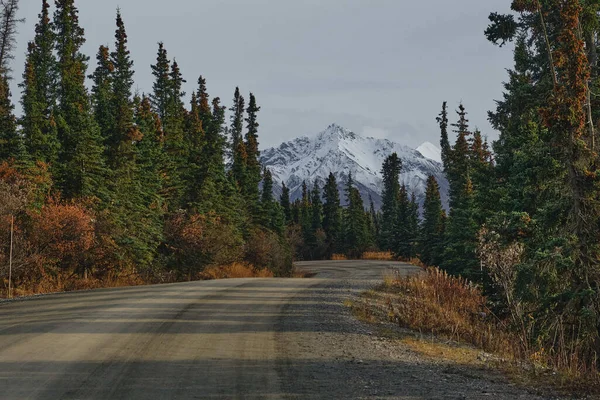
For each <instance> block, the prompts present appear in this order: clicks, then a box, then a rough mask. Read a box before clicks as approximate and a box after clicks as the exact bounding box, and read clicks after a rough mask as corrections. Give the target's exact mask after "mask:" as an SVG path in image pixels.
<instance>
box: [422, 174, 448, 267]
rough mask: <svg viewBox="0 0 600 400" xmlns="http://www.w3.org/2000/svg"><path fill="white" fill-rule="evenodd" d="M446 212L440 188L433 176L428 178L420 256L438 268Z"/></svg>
mask: <svg viewBox="0 0 600 400" xmlns="http://www.w3.org/2000/svg"><path fill="white" fill-rule="evenodd" d="M443 224H444V210H443V208H442V200H441V198H440V188H439V185H438V183H437V181H436V179H435V177H434V176H433V175H430V176H429V178H427V189H426V191H425V202H424V204H423V222H422V224H421V232H420V240H419V245H420V256H421V261H423V263H425V265H429V266H438V265H440V262H441V261H442V256H443V252H444V248H443V234H444V226H443Z"/></svg>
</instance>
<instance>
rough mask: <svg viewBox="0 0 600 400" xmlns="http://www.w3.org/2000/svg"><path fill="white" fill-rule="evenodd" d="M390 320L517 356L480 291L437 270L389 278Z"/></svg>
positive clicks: (496, 351) (384, 287)
mask: <svg viewBox="0 0 600 400" xmlns="http://www.w3.org/2000/svg"><path fill="white" fill-rule="evenodd" d="M382 291H384V292H385V293H386V294H388V296H387V300H386V306H387V311H388V317H389V318H390V320H392V321H394V322H396V323H398V324H399V325H401V326H403V327H405V328H409V329H413V330H416V331H419V332H422V333H429V334H435V335H442V336H445V337H447V338H449V339H452V340H456V341H462V342H467V343H470V344H473V345H475V346H477V347H480V348H482V349H484V350H486V351H490V352H495V353H502V355H503V356H509V357H515V356H516V355H515V354H514V353H513V349H514V347H513V346H512V344H513V340H514V338H513V337H512V336H511V335H510V334H509V333H507V332H503V331H501V330H499V329H498V326H497V321H495V320H494V319H493V318H490V314H489V311H488V309H487V306H486V304H487V300H486V298H485V297H484V296H483V295H482V294H481V292H480V290H479V289H478V288H476V287H474V286H472V285H471V284H470V283H469V282H467V281H466V280H464V279H462V278H456V277H453V276H450V275H448V274H447V273H446V272H443V271H441V270H439V269H438V268H428V269H427V270H425V272H424V273H422V274H419V275H414V276H408V277H404V276H400V275H399V274H396V275H395V276H393V277H389V278H387V279H386V281H385V283H384V285H383V287H382Z"/></svg>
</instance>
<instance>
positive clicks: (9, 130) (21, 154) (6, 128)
mask: <svg viewBox="0 0 600 400" xmlns="http://www.w3.org/2000/svg"><path fill="white" fill-rule="evenodd" d="M14 108H15V106H14V105H13V103H12V101H11V99H10V85H9V82H8V77H7V76H6V75H5V74H4V75H2V74H0V160H7V159H9V158H12V159H15V160H18V161H24V159H25V158H26V150H25V144H24V143H23V138H22V137H21V135H19V133H18V132H17V120H16V117H15V115H14V112H13V111H14Z"/></svg>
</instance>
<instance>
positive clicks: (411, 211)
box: [407, 192, 419, 258]
mask: <svg viewBox="0 0 600 400" xmlns="http://www.w3.org/2000/svg"><path fill="white" fill-rule="evenodd" d="M407 231H408V232H407V236H408V243H409V245H410V251H409V257H410V258H413V257H416V256H417V251H418V240H419V203H418V202H417V196H415V193H414V192H413V193H412V194H411V196H410V202H409V204H408V228H407Z"/></svg>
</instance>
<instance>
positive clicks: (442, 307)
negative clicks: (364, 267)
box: [352, 268, 600, 395]
mask: <svg viewBox="0 0 600 400" xmlns="http://www.w3.org/2000/svg"><path fill="white" fill-rule="evenodd" d="M487 304H488V301H487V299H486V298H485V297H484V296H483V295H482V293H481V291H480V289H479V288H478V287H476V286H474V285H472V284H471V283H470V282H468V281H466V280H464V279H462V278H456V277H453V276H450V275H448V274H447V273H445V272H443V271H441V270H439V269H438V268H427V269H425V270H424V272H423V273H421V274H418V275H413V276H408V277H406V276H402V275H400V274H399V273H396V274H394V275H393V276H389V277H387V278H386V279H385V282H384V283H383V284H382V285H380V286H379V287H377V288H375V289H374V290H370V291H368V292H366V293H364V294H363V296H362V298H361V299H360V300H359V301H357V302H354V303H353V304H352V308H353V311H354V313H355V315H356V316H357V317H358V318H359V319H360V320H363V321H365V322H370V323H380V322H382V321H387V322H388V323H389V322H391V323H393V324H395V325H397V326H399V327H401V328H405V329H407V330H409V332H414V335H415V336H414V337H416V338H421V339H416V340H415V339H413V338H410V337H409V341H410V343H404V339H406V338H404V339H403V343H404V344H406V345H408V346H409V347H410V348H412V349H414V350H416V351H417V352H419V353H421V354H424V355H425V356H430V357H438V356H439V357H440V358H444V359H446V360H449V361H452V362H458V361H457V360H460V359H461V357H463V355H464V359H465V360H467V359H469V360H471V361H472V362H473V363H477V362H479V361H478V359H477V357H475V356H473V354H479V353H481V354H488V355H489V357H488V356H486V357H485V358H486V359H488V358H489V360H490V362H491V360H493V361H494V362H493V364H494V365H495V366H498V365H499V366H500V367H501V368H502V369H503V370H504V371H505V372H507V373H509V375H511V376H512V377H513V378H514V380H517V381H520V382H521V383H523V384H526V385H535V386H548V387H553V388H555V389H558V390H562V391H564V392H566V393H568V394H569V395H572V394H578V395H581V394H584V395H587V394H589V393H591V392H593V393H600V385H599V384H598V383H599V380H598V374H597V373H594V372H588V373H581V372H580V371H573V370H572V369H569V368H564V369H560V368H556V367H554V366H553V365H555V364H554V363H552V359H551V357H552V354H547V353H546V352H544V351H543V350H537V351H535V352H525V351H523V350H522V349H523V348H522V346H521V345H520V338H519V337H518V335H517V334H516V333H515V332H513V331H511V329H510V328H509V323H508V321H503V320H501V319H499V318H497V317H496V316H495V315H494V314H493V313H492V312H491V311H490V310H489V309H488V307H487ZM409 336H410V335H409ZM423 338H426V340H422V339H423ZM434 338H435V339H434ZM449 343H456V344H458V346H456V345H449ZM460 344H466V345H469V346H474V348H475V349H478V350H476V351H475V352H473V351H466V350H465V348H464V347H461V346H460ZM457 357H458V358H457Z"/></svg>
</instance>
